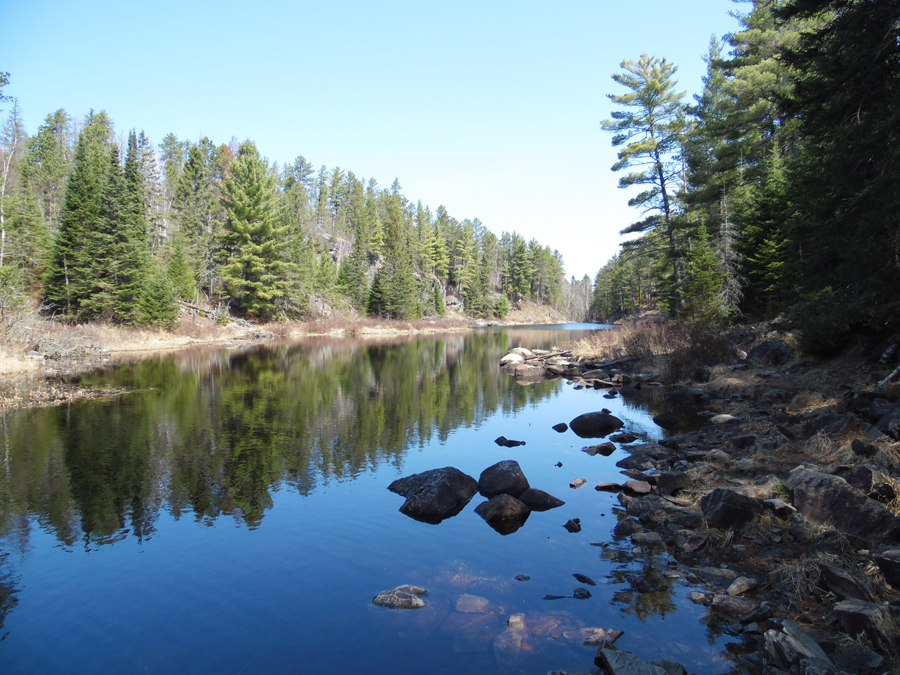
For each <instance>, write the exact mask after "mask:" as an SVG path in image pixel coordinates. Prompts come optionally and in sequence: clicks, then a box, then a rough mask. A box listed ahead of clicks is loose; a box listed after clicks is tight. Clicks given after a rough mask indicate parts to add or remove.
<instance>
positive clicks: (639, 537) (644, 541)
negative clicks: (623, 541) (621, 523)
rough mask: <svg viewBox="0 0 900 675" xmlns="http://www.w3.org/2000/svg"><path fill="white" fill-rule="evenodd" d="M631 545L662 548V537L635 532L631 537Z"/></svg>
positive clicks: (653, 533) (655, 533) (657, 534)
mask: <svg viewBox="0 0 900 675" xmlns="http://www.w3.org/2000/svg"><path fill="white" fill-rule="evenodd" d="M631 543H632V544H634V545H635V546H662V545H663V540H662V537H661V536H660V535H659V533H657V532H635V533H634V534H632V535H631Z"/></svg>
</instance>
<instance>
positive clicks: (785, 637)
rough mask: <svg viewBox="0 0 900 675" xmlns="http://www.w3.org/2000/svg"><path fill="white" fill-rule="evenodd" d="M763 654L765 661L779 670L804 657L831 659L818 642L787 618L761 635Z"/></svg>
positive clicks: (828, 660) (789, 667) (790, 666)
mask: <svg viewBox="0 0 900 675" xmlns="http://www.w3.org/2000/svg"><path fill="white" fill-rule="evenodd" d="M763 654H764V656H765V659H766V663H768V664H769V665H773V666H775V667H776V668H780V669H781V670H790V669H791V668H792V666H796V665H799V664H800V662H801V661H803V660H804V659H810V658H817V659H822V661H824V662H826V663H829V664H830V663H831V659H829V658H828V656H827V655H826V654H825V652H824V651H823V650H822V648H821V647H820V646H819V643H818V642H816V641H815V640H813V639H812V637H810V635H809V633H807V632H806V631H805V630H803V629H802V628H801V627H800V626H798V625H797V624H796V623H794V622H793V621H789V620H787V619H785V620H783V621H781V622H780V625H776V627H775V628H773V629H771V630H767V631H766V632H765V634H764V635H763Z"/></svg>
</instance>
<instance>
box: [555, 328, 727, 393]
mask: <svg viewBox="0 0 900 675" xmlns="http://www.w3.org/2000/svg"><path fill="white" fill-rule="evenodd" d="M567 347H568V348H569V349H571V350H572V352H573V355H574V356H575V357H576V358H578V359H592V360H597V361H613V360H616V359H621V358H624V357H634V358H638V359H640V360H642V361H644V362H645V363H647V364H648V365H649V366H650V367H652V368H653V369H654V370H656V371H658V372H659V373H660V375H661V376H662V377H664V378H666V379H669V380H682V379H685V378H687V377H688V376H689V375H690V374H691V372H693V371H694V370H696V369H697V368H699V367H700V366H704V365H714V364H718V363H722V362H725V361H730V360H734V359H735V357H736V355H735V352H734V349H733V348H732V346H731V345H730V344H729V342H728V340H727V338H726V337H725V336H724V335H721V334H719V333H714V332H707V331H695V330H690V329H689V328H687V327H686V326H683V325H681V324H677V323H674V322H671V321H641V322H626V323H623V324H622V325H620V326H618V327H616V328H613V329H609V330H602V331H597V332H595V333H592V334H591V335H589V336H587V337H584V338H581V339H580V340H577V341H575V342H573V343H571V344H570V345H567Z"/></svg>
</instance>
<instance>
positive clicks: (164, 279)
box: [140, 261, 178, 330]
mask: <svg viewBox="0 0 900 675" xmlns="http://www.w3.org/2000/svg"><path fill="white" fill-rule="evenodd" d="M175 301H176V291H175V286H174V285H173V284H172V280H171V278H170V276H169V273H168V270H166V269H165V267H164V266H163V265H162V264H160V263H159V262H158V261H155V262H153V263H151V265H150V269H149V270H148V273H147V275H146V288H145V290H144V293H143V294H142V295H141V310H140V313H141V316H142V317H143V319H144V322H145V323H146V324H147V325H150V326H160V327H161V328H165V329H166V330H171V329H172V328H174V327H175V325H176V324H177V323H178V306H177V305H176V304H175Z"/></svg>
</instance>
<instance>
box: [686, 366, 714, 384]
mask: <svg viewBox="0 0 900 675" xmlns="http://www.w3.org/2000/svg"><path fill="white" fill-rule="evenodd" d="M712 375H713V370H712V368H710V367H709V366H700V367H699V368H697V369H696V370H695V371H694V372H693V373H691V381H692V382H696V383H697V384H705V383H706V382H709V381H710V380H711V379H712Z"/></svg>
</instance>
